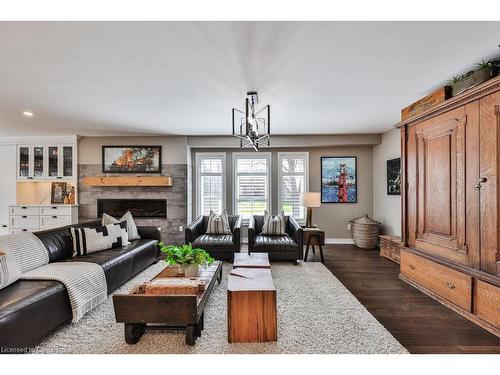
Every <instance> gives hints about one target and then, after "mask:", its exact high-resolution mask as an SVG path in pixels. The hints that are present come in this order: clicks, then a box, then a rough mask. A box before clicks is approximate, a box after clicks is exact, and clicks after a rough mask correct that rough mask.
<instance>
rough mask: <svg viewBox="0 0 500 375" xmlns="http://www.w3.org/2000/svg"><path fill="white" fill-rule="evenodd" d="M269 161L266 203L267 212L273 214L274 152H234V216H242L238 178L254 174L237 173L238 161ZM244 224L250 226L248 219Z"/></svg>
mask: <svg viewBox="0 0 500 375" xmlns="http://www.w3.org/2000/svg"><path fill="white" fill-rule="evenodd" d="M262 156H264V158H265V159H267V163H268V165H267V172H266V176H267V181H268V184H267V189H266V190H267V197H268V198H267V201H266V210H267V212H271V210H272V191H273V189H272V167H273V166H272V162H273V160H272V159H273V158H272V152H258V153H256V152H233V155H232V166H231V169H232V173H233V188H232V201H233V214H234V215H240V214H239V213H238V197H237V191H238V189H237V186H238V185H237V184H238V182H237V181H238V176H239V175H245V174H246V175H251V174H253V173H237V165H238V163H237V161H238V159H263V157H262ZM243 223H244V224H248V219H246V218H243Z"/></svg>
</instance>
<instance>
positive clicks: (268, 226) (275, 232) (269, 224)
mask: <svg viewBox="0 0 500 375" xmlns="http://www.w3.org/2000/svg"><path fill="white" fill-rule="evenodd" d="M262 234H267V235H270V236H282V235H284V234H286V222H285V213H284V212H283V211H281V212H280V213H279V214H278V215H276V216H275V217H273V216H272V215H271V214H270V213H269V212H267V211H264V225H263V226H262Z"/></svg>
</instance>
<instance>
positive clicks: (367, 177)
mask: <svg viewBox="0 0 500 375" xmlns="http://www.w3.org/2000/svg"><path fill="white" fill-rule="evenodd" d="M372 148H373V146H372V145H364V146H328V147H293V148H292V147H288V148H266V149H265V150H264V149H263V150H262V151H263V152H264V151H265V152H272V154H273V158H272V180H271V188H272V191H271V202H272V203H273V207H272V211H273V212H277V211H278V210H279V208H278V200H277V197H278V188H279V186H278V170H277V168H276V166H277V153H278V152H284V151H307V152H309V190H310V191H318V192H319V191H320V181H321V179H320V173H321V172H320V169H321V165H320V160H321V156H357V157H358V160H357V162H358V202H357V203H348V204H347V203H346V204H333V203H330V204H326V203H323V204H322V206H321V207H318V208H314V209H313V223H315V224H317V225H318V226H319V227H320V228H322V229H324V230H325V232H326V237H327V238H351V232H350V231H349V230H347V223H348V221H349V220H351V219H353V218H357V217H360V216H363V215H365V214H368V215H370V216H371V215H372V213H373V194H372V184H373V175H372V166H373V160H372ZM242 151H243V150H241V149H234V148H224V149H220V148H217V149H214V148H195V149H192V150H191V152H192V156H191V157H192V160H193V161H194V160H195V153H196V152H226V163H227V166H226V209H227V211H228V213H232V212H233V207H232V191H233V188H232V184H233V178H232V173H231V172H232V165H231V163H232V153H233V152H242ZM195 167H196V166H195V165H193V176H192V184H193V192H195V191H196V186H195V185H196V178H195V176H196V174H195ZM195 195H196V194H193V217H195V216H196V212H195V210H196V196H195Z"/></svg>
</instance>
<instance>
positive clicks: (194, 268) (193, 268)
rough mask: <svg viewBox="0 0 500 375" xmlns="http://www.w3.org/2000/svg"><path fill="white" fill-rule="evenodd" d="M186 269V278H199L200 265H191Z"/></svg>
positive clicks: (185, 267)
mask: <svg viewBox="0 0 500 375" xmlns="http://www.w3.org/2000/svg"><path fill="white" fill-rule="evenodd" d="M183 268H184V277H196V276H198V268H199V265H198V264H190V265H186V266H183Z"/></svg>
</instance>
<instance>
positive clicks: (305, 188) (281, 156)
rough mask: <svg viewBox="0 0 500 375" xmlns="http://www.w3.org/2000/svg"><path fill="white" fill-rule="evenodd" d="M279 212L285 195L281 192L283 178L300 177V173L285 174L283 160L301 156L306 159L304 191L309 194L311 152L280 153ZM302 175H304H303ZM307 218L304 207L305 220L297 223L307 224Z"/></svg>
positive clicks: (299, 220)
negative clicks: (285, 157) (286, 157)
mask: <svg viewBox="0 0 500 375" xmlns="http://www.w3.org/2000/svg"><path fill="white" fill-rule="evenodd" d="M277 154H278V158H277V159H278V160H277V164H278V167H277V168H278V211H281V210H282V207H283V193H282V191H281V185H282V184H283V176H294V175H298V173H286V172H283V166H282V159H283V157H284V156H301V157H303V158H304V172H303V175H304V177H305V178H304V185H305V186H304V191H305V192H307V191H309V152H307V151H289V152H288V151H287V152H278V153H277ZM301 175H302V174H301ZM306 218H307V213H306V210H305V207H304V218H303V219H297V218H295V219H296V220H297V222H298V223H299V224H305V222H306Z"/></svg>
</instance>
